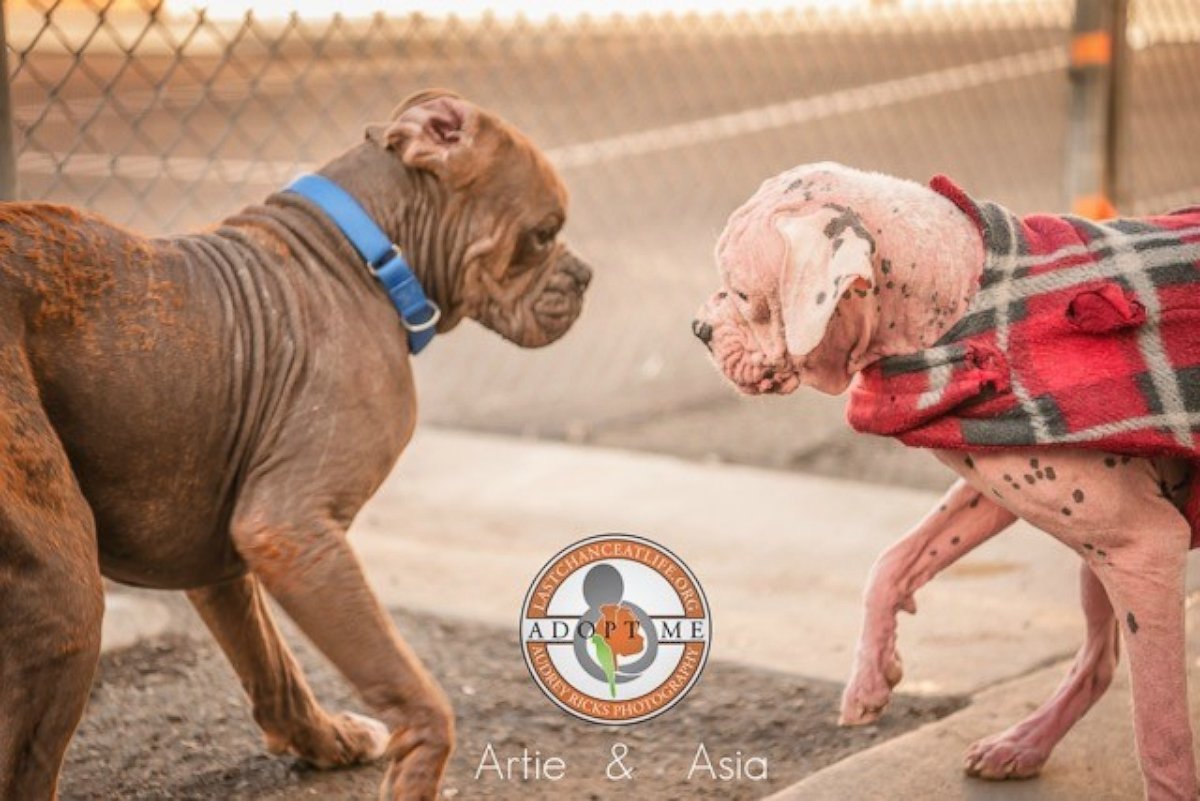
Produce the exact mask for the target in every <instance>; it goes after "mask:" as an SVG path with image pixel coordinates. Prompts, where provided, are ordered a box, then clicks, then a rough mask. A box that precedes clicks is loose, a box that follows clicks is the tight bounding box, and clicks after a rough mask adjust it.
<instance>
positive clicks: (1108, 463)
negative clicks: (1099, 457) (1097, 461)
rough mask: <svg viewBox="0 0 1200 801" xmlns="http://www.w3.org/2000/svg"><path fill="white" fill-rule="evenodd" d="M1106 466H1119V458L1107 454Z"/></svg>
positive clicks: (1105, 458)
mask: <svg viewBox="0 0 1200 801" xmlns="http://www.w3.org/2000/svg"><path fill="white" fill-rule="evenodd" d="M1104 466H1105V467H1116V466H1117V460H1116V459H1114V458H1113V457H1111V456H1105V457H1104Z"/></svg>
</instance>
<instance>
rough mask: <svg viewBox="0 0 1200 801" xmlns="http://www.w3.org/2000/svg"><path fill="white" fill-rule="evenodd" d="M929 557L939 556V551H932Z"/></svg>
mask: <svg viewBox="0 0 1200 801" xmlns="http://www.w3.org/2000/svg"><path fill="white" fill-rule="evenodd" d="M929 555H930V556H937V550H936V549H935V550H931V551H930V552H929Z"/></svg>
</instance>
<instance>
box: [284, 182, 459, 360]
mask: <svg viewBox="0 0 1200 801" xmlns="http://www.w3.org/2000/svg"><path fill="white" fill-rule="evenodd" d="M283 191H285V192H294V193H296V194H297V195H300V196H301V197H304V198H307V199H308V200H310V201H312V202H313V203H315V204H316V205H317V208H319V209H320V210H321V211H323V212H325V215H326V216H327V217H329V219H331V220H333V222H334V224H335V225H336V226H337V227H338V228H339V229H340V230H341V232H342V233H343V234H344V235H345V237H346V238H347V239H349V240H350V244H352V245H354V249H355V250H357V251H358V254H359V255H360V256H362V257H363V259H365V260H366V262H367V269H369V270H370V271H371V272H373V273H374V274H375V277H376V278H378V279H379V282H380V283H381V284H383V286H384V288H385V289H386V290H387V293H388V297H390V298H391V299H392V304H393V305H394V306H395V307H396V310H397V311H398V312H400V322H401V324H403V326H404V328H405V330H406V331H408V350H409V352H410V353H412V354H413V355H414V356H415V355H417V354H418V353H420V352H421V350H422V349H423V348H424V347H425V346H426V345H428V344H429V341H430V340H431V339H433V335H434V334H436V333H437V331H436V329H435V326H436V325H437V321H438V318H440V317H441V316H442V310H441V309H439V308H438V307H437V304H436V303H434V302H433V301H431V300H430V299H429V298H427V297H425V291H424V290H423V289H421V282H420V281H418V280H417V276H416V275H415V274H414V273H413V271H412V268H411V267H409V266H408V262H407V261H406V260H405V258H404V254H403V253H401V252H400V248H398V247H396V245H395V244H393V243H392V240H390V239H388V237H387V234H385V233H384V232H383V231H382V230H381V229H380V228H379V226H378V225H376V224H375V221H374V220H372V219H371V215H369V214H367V212H366V211H365V210H364V209H363V207H362V206H360V205H359V204H358V201H357V200H355V199H354V198H353V197H351V196H350V193H349V192H347V191H346V190H345V189H342V188H341V187H340V186H338V185H337V184H336V183H334V182H333V181H331V180H329V179H328V178H326V177H324V176H322V175H313V174H311V173H310V174H307V175H301V176H300V177H299V178H297V179H296V180H294V181H292V182H291V183H290V184H288V185H287V186H286V187H285V188H284V190H283Z"/></svg>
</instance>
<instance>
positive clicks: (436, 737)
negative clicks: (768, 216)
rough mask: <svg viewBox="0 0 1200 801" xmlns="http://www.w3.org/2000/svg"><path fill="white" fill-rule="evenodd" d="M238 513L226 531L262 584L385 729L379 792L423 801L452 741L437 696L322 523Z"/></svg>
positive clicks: (341, 539) (396, 799) (446, 708)
mask: <svg viewBox="0 0 1200 801" xmlns="http://www.w3.org/2000/svg"><path fill="white" fill-rule="evenodd" d="M288 517H290V516H287V517H285V516H282V515H277V514H273V513H271V512H264V511H261V510H257V511H249V512H247V513H245V514H242V515H239V517H238V519H237V520H236V521H235V523H234V526H233V538H234V542H235V545H236V546H237V548H238V551H239V553H240V554H241V555H242V557H243V558H244V559H245V560H246V562H247V563H248V564H249V565H250V568H251V569H252V570H253V571H254V573H255V575H256V576H257V577H258V578H259V580H261V581H262V582H263V585H264V586H265V587H266V588H267V590H268V592H270V593H271V595H272V596H274V597H275V599H276V600H278V601H279V603H280V604H281V605H282V606H283V608H284V609H285V610H286V611H287V613H288V615H290V616H291V618H292V619H293V620H294V621H295V622H296V624H297V625H299V626H300V628H301V629H302V630H303V631H304V633H305V634H306V635H307V636H308V638H309V639H310V640H312V642H313V643H314V644H315V645H316V646H317V647H318V648H319V649H320V650H321V651H322V653H324V654H325V656H326V657H328V658H329V660H330V661H331V662H332V663H333V664H334V665H335V666H336V667H337V668H338V670H340V671H341V673H342V674H343V675H344V676H345V677H346V678H347V679H348V680H349V681H350V682H351V684H353V685H354V687H355V688H356V689H357V690H358V692H359V694H360V695H361V696H362V697H363V699H364V700H365V701H366V702H367V703H368V704H369V705H370V706H371V707H372V708H373V709H375V710H376V711H377V712H378V713H379V715H380V717H382V718H383V720H384V722H385V723H387V725H388V727H389V729H391V739H390V741H389V743H388V747H387V757H388V758H389V759H390V760H391V764H390V766H389V768H388V773H387V776H386V777H385V779H384V786H383V790H382V797H383V798H384V799H388V801H400V800H401V799H402V800H403V801H430V800H431V799H434V798H436V797H437V792H438V785H439V783H440V782H441V777H442V773H443V771H444V770H445V768H446V762H447V761H448V760H449V758H450V752H451V750H452V748H453V744H454V713H453V710H452V709H451V707H450V703H449V701H448V700H447V698H446V696H445V694H444V693H443V692H442V690H441V688H440V687H438V685H437V683H436V682H435V681H434V679H433V678H432V676H430V675H429V673H428V672H427V671H426V670H425V668H424V667H423V666H422V665H421V663H420V662H419V661H418V659H417V657H416V655H415V654H414V653H413V652H412V650H411V649H410V648H409V647H408V645H407V644H406V643H405V642H404V641H403V640H402V639H401V638H400V635H399V633H398V632H397V631H396V629H395V627H394V626H393V625H392V623H391V621H390V620H389V619H388V617H387V615H386V614H385V612H384V610H383V608H382V607H381V606H380V605H379V602H378V601H377V600H376V599H375V596H374V594H373V593H372V592H371V590H370V588H369V587H368V586H367V581H366V577H365V576H364V575H363V572H362V568H361V567H360V565H359V563H358V559H357V558H356V557H355V556H354V554H353V552H352V551H351V550H350V546H349V544H348V543H347V542H346V538H345V532H344V531H343V530H342V528H341V527H340V526H338V525H337V524H336V523H333V522H332V521H328V520H320V519H309V520H306V521H303V522H294V521H292V520H290V519H288Z"/></svg>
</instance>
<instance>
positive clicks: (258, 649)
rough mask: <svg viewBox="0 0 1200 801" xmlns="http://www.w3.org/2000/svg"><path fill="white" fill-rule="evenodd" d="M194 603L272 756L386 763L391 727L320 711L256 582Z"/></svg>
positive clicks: (199, 593) (210, 590) (336, 763)
mask: <svg viewBox="0 0 1200 801" xmlns="http://www.w3.org/2000/svg"><path fill="white" fill-rule="evenodd" d="M187 595H188V600H190V601H191V602H192V605H193V606H194V607H195V608H196V611H197V612H198V613H199V614H200V617H201V618H202V619H203V620H204V623H205V625H207V626H208V628H209V630H210V631H211V632H212V634H213V636H214V637H215V638H216V640H217V642H218V643H219V644H220V646H221V650H223V651H224V652H225V655H226V656H227V657H228V658H229V662H230V664H231V665H233V669H234V670H235V671H236V672H237V674H238V678H239V679H241V682H242V687H243V688H244V689H245V690H246V694H247V695H248V696H249V698H250V703H251V706H252V708H253V710H254V720H255V722H257V723H258V725H259V727H260V728H261V729H262V730H263V735H264V737H265V739H266V744H267V749H268V750H269V751H271V752H272V753H276V754H282V753H290V754H294V755H296V756H298V757H300V758H301V759H304V760H305V761H307V762H310V763H312V764H313V765H315V766H316V767H319V768H332V767H342V766H345V765H353V764H356V763H360V762H369V761H372V760H375V759H378V758H379V757H381V756H383V752H384V749H385V748H386V747H387V743H388V730H387V726H385V725H384V724H383V723H381V722H379V721H376V720H372V719H370V718H367V717H363V716H361V715H355V714H353V713H349V712H344V713H341V714H338V715H330V714H329V713H328V712H326V711H325V710H324V709H322V708H321V706H320V704H318V703H317V700H316V698H315V697H314V696H313V693H312V690H311V689H310V688H309V686H308V682H307V681H306V680H305V678H304V673H303V672H302V671H301V669H300V666H299V665H298V664H297V663H296V660H295V658H294V657H293V656H292V653H291V651H290V650H289V649H288V646H287V643H286V642H284V641H283V637H281V636H280V634H279V630H278V629H277V628H276V627H275V622H274V621H273V620H272V619H271V610H270V609H269V608H268V606H267V603H266V598H265V597H264V595H263V591H262V588H261V587H260V586H259V583H258V580H257V579H255V578H254V576H252V575H245V576H242V577H241V578H237V579H234V580H233V581H229V582H226V583H223V584H216V585H213V586H211V587H202V588H199V589H195V590H189V591H188V594H187Z"/></svg>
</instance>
